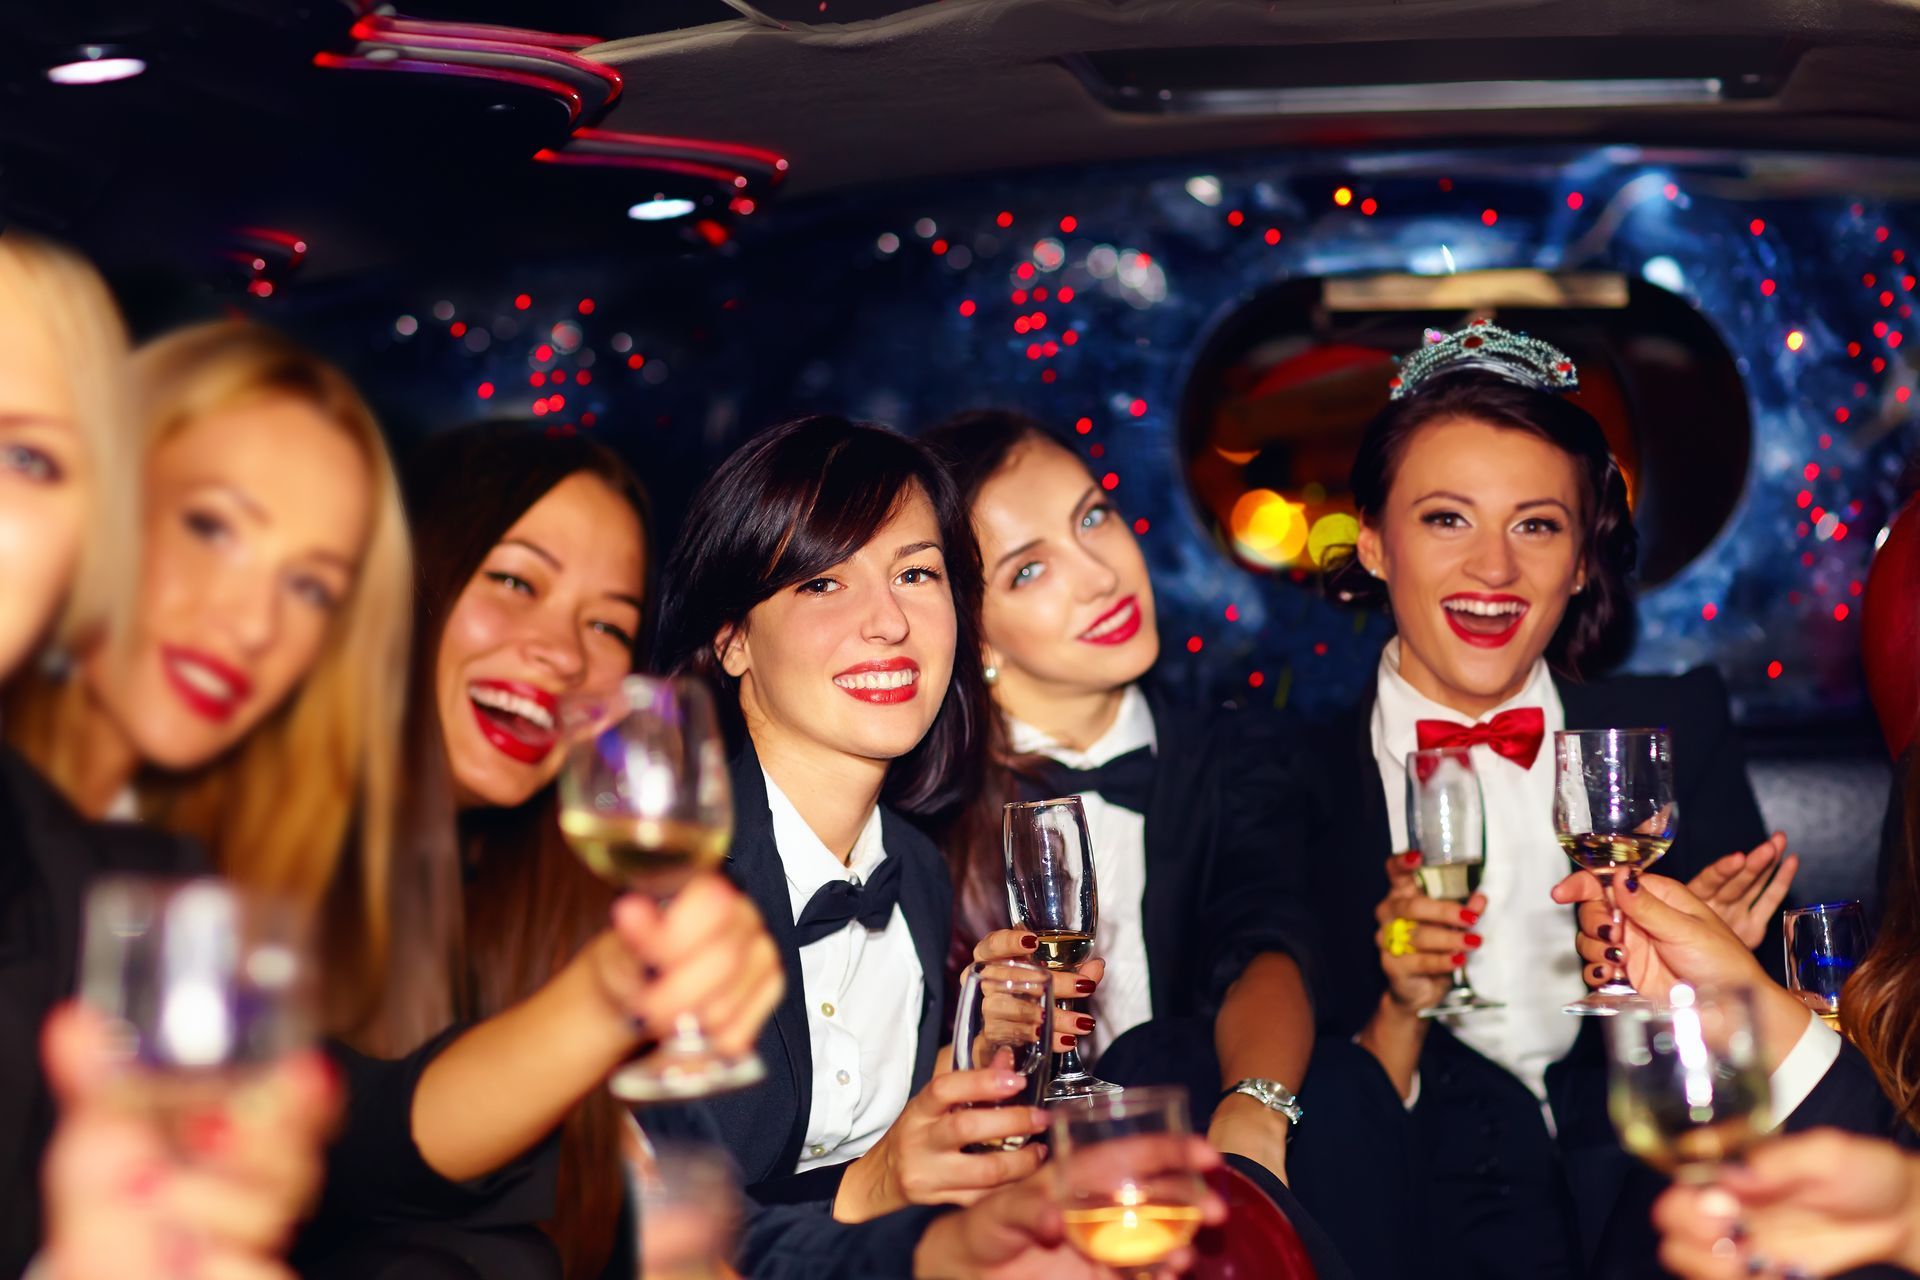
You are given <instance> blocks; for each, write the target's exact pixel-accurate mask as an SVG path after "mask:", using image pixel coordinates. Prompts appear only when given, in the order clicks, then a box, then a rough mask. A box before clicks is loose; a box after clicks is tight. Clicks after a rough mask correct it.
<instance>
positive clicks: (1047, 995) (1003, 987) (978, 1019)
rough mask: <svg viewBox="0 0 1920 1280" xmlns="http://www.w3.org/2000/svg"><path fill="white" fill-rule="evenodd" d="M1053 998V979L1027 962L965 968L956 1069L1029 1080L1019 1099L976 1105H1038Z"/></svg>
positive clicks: (1010, 1144)
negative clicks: (1009, 1073)
mask: <svg viewBox="0 0 1920 1280" xmlns="http://www.w3.org/2000/svg"><path fill="white" fill-rule="evenodd" d="M1051 995H1052V979H1051V977H1050V976H1049V975H1048V973H1047V971H1046V969H1045V968H1043V967H1042V966H1040V965H1037V964H1035V963H1034V962H1033V961H1031V960H982V961H979V962H978V963H976V964H972V965H969V966H968V967H967V971H966V973H965V975H963V976H962V978H961V980H960V1013H959V1016H958V1017H956V1018H955V1019H954V1023H953V1066H954V1069H955V1070H956V1071H973V1070H976V1069H978V1068H982V1067H992V1068H993V1069H994V1070H996V1071H1012V1072H1015V1073H1017V1074H1019V1075H1023V1076H1025V1077H1026V1078H1027V1085H1026V1088H1024V1089H1022V1090H1021V1091H1020V1093H1019V1095H1018V1096H1017V1097H1014V1098H1009V1099H1007V1101H1006V1102H1004V1103H981V1104H978V1105H982V1106H1006V1105H1009V1104H1018V1105H1020V1106H1029V1107H1037V1106H1039V1105H1040V1102H1041V1100H1042V1098H1043V1097H1044V1096H1045V1092H1046V1087H1047V1068H1048V1067H1049V1066H1050V1065H1051V1064H1052V1061H1053V1054H1052V1045H1053V1000H1052V998H1051ZM1026 1143H1027V1135H1026V1134H1015V1135H1013V1136H1012V1137H1009V1138H1003V1139H1001V1140H1000V1141H999V1142H996V1143H992V1144H986V1143H980V1144H976V1145H975V1146H972V1147H969V1148H968V1150H970V1151H976V1150H977V1151H1017V1150H1019V1149H1020V1148H1021V1147H1023V1146H1025V1145H1026Z"/></svg>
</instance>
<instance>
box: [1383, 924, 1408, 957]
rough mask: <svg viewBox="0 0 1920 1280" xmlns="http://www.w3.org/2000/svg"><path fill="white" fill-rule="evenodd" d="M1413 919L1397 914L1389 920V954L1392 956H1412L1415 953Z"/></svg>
mask: <svg viewBox="0 0 1920 1280" xmlns="http://www.w3.org/2000/svg"><path fill="white" fill-rule="evenodd" d="M1413 928H1414V925H1413V921H1411V920H1409V919H1407V918H1406V917H1405V916H1395V917H1394V918H1393V919H1392V920H1390V921H1388V922H1387V954H1388V955H1390V956H1410V955H1412V954H1413V950H1414V948H1413Z"/></svg>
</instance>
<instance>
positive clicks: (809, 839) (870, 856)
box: [760, 767, 887, 906]
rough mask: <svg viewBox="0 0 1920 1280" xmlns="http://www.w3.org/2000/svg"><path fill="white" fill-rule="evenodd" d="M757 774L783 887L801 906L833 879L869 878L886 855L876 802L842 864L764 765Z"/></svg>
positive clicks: (864, 879)
mask: <svg viewBox="0 0 1920 1280" xmlns="http://www.w3.org/2000/svg"><path fill="white" fill-rule="evenodd" d="M760 774H761V776H762V777H764V778H766V780H767V809H768V811H769V812H770V813H771V814H772V816H773V843H774V847H775V848H777V849H778V850H779V851H780V865H781V868H782V869H783V870H784V871H785V872H786V876H787V888H788V890H789V892H790V893H791V894H792V895H793V898H794V901H796V902H798V903H800V904H802V905H803V906H804V905H805V904H806V902H807V901H808V900H809V899H811V898H812V897H813V895H814V893H815V892H816V891H817V890H818V889H819V888H820V887H821V886H822V885H824V884H827V883H829V882H831V881H834V880H854V879H858V880H860V881H861V882H862V883H865V882H866V881H867V880H869V879H871V878H872V876H873V871H874V868H876V867H878V866H879V865H880V863H881V862H882V861H883V860H885V858H886V856H887V850H886V847H885V846H884V845H883V844H882V843H881V839H880V806H879V805H875V806H874V807H873V812H871V813H869V814H868V815H867V821H866V825H865V826H863V827H861V828H860V835H859V837H858V838H856V839H855V840H854V842H853V853H852V856H850V857H849V858H848V859H847V861H846V864H845V865H844V866H843V865H842V864H841V862H840V859H839V858H838V857H837V856H835V854H834V852H833V850H831V849H829V848H827V846H826V843H825V842H824V841H822V840H821V839H820V837H819V836H817V835H815V834H814V833H813V828H812V827H810V826H808V825H807V820H806V819H805V818H803V817H801V816H800V811H799V810H798V809H796V808H794V807H793V801H791V800H789V799H787V794H786V792H784V791H782V790H781V789H780V788H779V786H777V785H776V784H775V783H774V780H773V778H772V776H771V775H769V774H768V773H767V771H766V769H765V768H764V767H763V768H762V769H761V770H760Z"/></svg>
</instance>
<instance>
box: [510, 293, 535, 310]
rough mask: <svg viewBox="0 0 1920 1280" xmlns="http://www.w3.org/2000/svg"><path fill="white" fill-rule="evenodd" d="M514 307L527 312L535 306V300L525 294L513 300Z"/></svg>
mask: <svg viewBox="0 0 1920 1280" xmlns="http://www.w3.org/2000/svg"><path fill="white" fill-rule="evenodd" d="M513 305H514V307H515V308H516V309H518V310H521V311H525V310H526V309H527V308H528V307H530V306H532V305H533V299H532V298H531V297H529V296H527V295H526V294H524V293H523V294H521V295H520V296H519V297H517V298H515V299H514V300H513Z"/></svg>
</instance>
